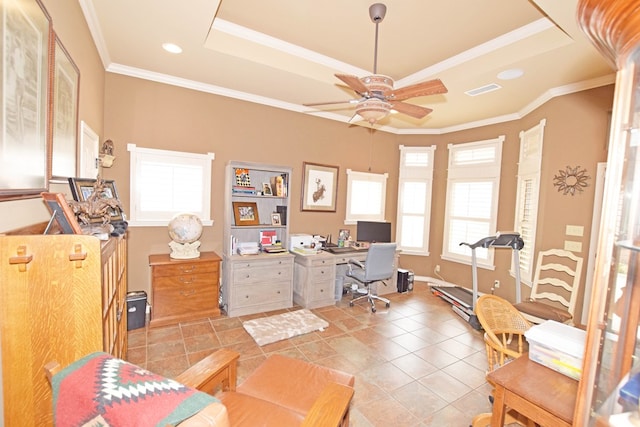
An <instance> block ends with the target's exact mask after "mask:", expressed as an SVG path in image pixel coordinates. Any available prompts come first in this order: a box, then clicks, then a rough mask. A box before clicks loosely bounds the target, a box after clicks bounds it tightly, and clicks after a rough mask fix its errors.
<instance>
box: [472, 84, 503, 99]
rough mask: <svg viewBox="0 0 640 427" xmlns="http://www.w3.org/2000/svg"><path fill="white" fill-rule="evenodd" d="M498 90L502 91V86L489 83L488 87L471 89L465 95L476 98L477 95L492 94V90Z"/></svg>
mask: <svg viewBox="0 0 640 427" xmlns="http://www.w3.org/2000/svg"><path fill="white" fill-rule="evenodd" d="M498 89H502V86H500V85H498V84H495V83H490V84H488V85H485V86H481V87H477V88H475V89H471V90H468V91H466V92H465V93H466V94H467V95H469V96H478V95H482V94H483V93H488V92H493V91H494V90H498Z"/></svg>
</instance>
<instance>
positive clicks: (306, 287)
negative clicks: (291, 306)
mask: <svg viewBox="0 0 640 427" xmlns="http://www.w3.org/2000/svg"><path fill="white" fill-rule="evenodd" d="M295 257H296V258H295V264H294V265H295V267H294V269H295V271H294V276H295V277H294V281H293V284H294V287H293V302H294V303H296V304H298V305H301V306H302V307H304V308H317V307H324V306H328V305H333V304H335V296H334V294H335V286H336V285H335V280H336V265H335V260H334V256H333V255H330V254H324V253H320V254H317V255H311V256H306V255H302V254H296V255H295Z"/></svg>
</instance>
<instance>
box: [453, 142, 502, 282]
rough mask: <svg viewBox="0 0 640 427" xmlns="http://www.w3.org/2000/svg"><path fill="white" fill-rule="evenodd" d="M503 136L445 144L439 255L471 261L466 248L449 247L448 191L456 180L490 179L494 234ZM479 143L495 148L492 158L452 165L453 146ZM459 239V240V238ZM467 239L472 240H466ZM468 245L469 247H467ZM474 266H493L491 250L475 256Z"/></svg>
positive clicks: (491, 231) (459, 147)
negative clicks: (453, 249)
mask: <svg viewBox="0 0 640 427" xmlns="http://www.w3.org/2000/svg"><path fill="white" fill-rule="evenodd" d="M504 140H505V136H504V135H500V136H499V137H497V138H494V139H488V140H483V141H474V142H468V143H461V144H449V145H448V146H447V148H448V149H449V169H448V175H447V193H446V203H445V221H444V233H443V243H442V255H441V258H442V259H446V260H449V261H453V262H459V263H462V264H471V250H470V249H469V250H468V253H469V254H468V255H461V254H459V253H455V252H451V251H449V249H448V241H449V231H450V221H451V212H450V210H451V209H452V203H451V200H450V198H451V196H452V194H451V192H452V190H453V184H454V183H456V182H474V181H475V182H478V181H488V180H490V181H492V182H493V188H492V192H493V194H492V200H493V203H492V205H491V213H490V218H489V234H487V236H490V235H494V234H495V233H496V228H497V222H498V196H499V192H500V174H501V166H502V145H503V143H504ZM482 146H493V147H495V149H496V155H495V157H494V160H493V162H491V163H482V164H469V165H455V164H454V163H453V160H454V157H455V156H454V154H455V152H456V150H466V149H477V148H481V147H482ZM487 236H479V238H478V239H480V238H483V237H487ZM460 243H462V242H460ZM466 243H475V241H473V242H466ZM467 249H468V248H467ZM477 267H479V268H485V269H489V270H494V269H495V265H494V251H491V250H489V251H488V252H487V258H486V259H483V258H481V257H478V259H477Z"/></svg>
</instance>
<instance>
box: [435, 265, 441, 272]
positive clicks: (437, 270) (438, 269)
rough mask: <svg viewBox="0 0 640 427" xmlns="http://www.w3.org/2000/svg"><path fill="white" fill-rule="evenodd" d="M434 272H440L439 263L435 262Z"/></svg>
mask: <svg viewBox="0 0 640 427" xmlns="http://www.w3.org/2000/svg"><path fill="white" fill-rule="evenodd" d="M435 271H436V273H440V264H436V270H435Z"/></svg>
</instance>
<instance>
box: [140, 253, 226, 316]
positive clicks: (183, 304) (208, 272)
mask: <svg viewBox="0 0 640 427" xmlns="http://www.w3.org/2000/svg"><path fill="white" fill-rule="evenodd" d="M220 260H221V259H220V257H219V256H218V254H216V253H215V252H201V253H200V257H199V258H193V259H173V258H171V257H170V256H169V255H168V254H156V255H149V265H150V266H151V295H152V299H151V302H152V306H151V307H152V311H151V322H150V323H149V326H151V327H156V326H162V325H168V324H175V323H179V322H186V321H191V320H197V319H202V318H206V317H217V316H219V315H220V308H219V306H218V295H219V288H218V283H219V282H220Z"/></svg>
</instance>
